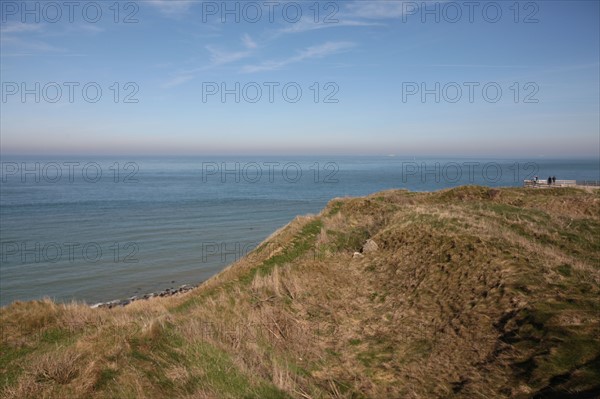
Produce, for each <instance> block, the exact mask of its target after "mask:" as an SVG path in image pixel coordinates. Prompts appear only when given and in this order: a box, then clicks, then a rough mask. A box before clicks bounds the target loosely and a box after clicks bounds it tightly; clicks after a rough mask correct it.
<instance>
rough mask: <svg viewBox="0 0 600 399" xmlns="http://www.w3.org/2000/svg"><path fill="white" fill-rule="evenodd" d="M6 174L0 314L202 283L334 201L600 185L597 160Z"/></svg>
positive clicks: (94, 165) (74, 168)
mask: <svg viewBox="0 0 600 399" xmlns="http://www.w3.org/2000/svg"><path fill="white" fill-rule="evenodd" d="M1 172H2V175H1V182H0V218H1V220H0V225H1V229H0V244H1V246H0V304H1V305H6V304H8V303H11V302H12V301H15V300H30V299H35V298H41V297H44V296H48V297H51V298H54V299H56V300H59V301H69V300H72V299H76V300H79V301H86V302H88V303H94V302H98V301H107V300H111V299H116V298H123V297H128V296H131V295H136V294H142V293H148V292H153V291H157V290H162V289H165V288H169V287H174V286H178V285H181V284H193V283H199V282H201V281H204V280H205V279H207V278H209V277H210V276H212V275H214V274H215V273H217V272H219V271H220V270H222V269H223V268H224V267H225V266H226V265H228V264H230V263H231V262H233V261H235V260H236V259H238V258H239V257H241V256H243V255H244V254H245V253H247V252H249V251H250V250H251V249H252V248H254V247H255V246H256V245H257V244H258V243H260V242H261V241H262V240H263V239H265V238H266V237H267V236H268V235H269V234H270V233H272V232H273V231H274V230H275V229H277V228H279V227H281V226H283V225H285V224H286V223H287V222H289V221H290V220H291V219H293V218H294V217H295V216H296V215H302V214H308V213H317V212H319V210H320V209H321V208H323V206H325V204H326V203H327V202H328V201H329V200H330V199H332V198H334V197H342V196H361V195H366V194H370V193H373V192H377V191H380V190H385V189H392V188H407V189H410V190H416V191H432V190H438V189H441V188H446V187H453V186H459V185H464V184H480V185H486V186H521V185H522V181H523V179H527V178H532V177H533V176H535V175H537V176H540V178H541V179H546V178H547V177H548V176H551V175H555V176H556V177H557V178H558V179H577V180H600V176H599V173H600V172H599V163H598V160H576V161H575V160H534V161H532V160H506V159H504V160H490V159H488V160H474V159H420V158H417V159H413V158H410V159H405V158H400V157H359V158H339V157H330V158H325V157H320V158H316V157H295V158H265V157H260V158H258V157H247V158H237V157H223V158H201V157H194V158H192V157H189V158H120V159H117V158H107V157H104V158H85V157H70V158H47V159H42V158H33V157H20V158H14V157H3V158H2V170H1Z"/></svg>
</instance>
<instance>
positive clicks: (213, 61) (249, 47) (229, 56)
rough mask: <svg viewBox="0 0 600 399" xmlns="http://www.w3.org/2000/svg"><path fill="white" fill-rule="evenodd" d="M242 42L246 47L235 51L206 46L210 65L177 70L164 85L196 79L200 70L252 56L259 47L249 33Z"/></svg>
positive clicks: (164, 86)
mask: <svg viewBox="0 0 600 399" xmlns="http://www.w3.org/2000/svg"><path fill="white" fill-rule="evenodd" d="M241 42H242V45H243V47H244V48H245V49H242V50H235V51H231V50H223V49H221V48H218V47H215V46H211V45H208V46H206V47H205V48H206V50H207V51H208V53H209V56H208V59H209V64H208V65H204V66H201V67H199V68H193V69H187V70H180V71H177V72H175V73H174V74H173V76H172V77H171V78H170V79H169V80H167V81H166V82H165V83H164V84H163V85H162V87H163V88H172V87H175V86H179V85H181V84H183V83H185V82H188V81H190V80H192V79H194V77H195V76H196V74H198V73H199V72H202V71H206V70H209V69H212V68H215V67H220V66H224V65H227V64H231V63H234V62H237V61H240V60H243V59H245V58H248V57H250V56H252V55H253V54H254V53H255V51H256V49H257V48H258V44H257V43H256V42H255V41H254V40H253V39H252V38H251V37H250V35H248V34H247V33H246V34H244V35H243V36H242V38H241Z"/></svg>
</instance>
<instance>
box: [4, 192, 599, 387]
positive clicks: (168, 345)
mask: <svg viewBox="0 0 600 399" xmlns="http://www.w3.org/2000/svg"><path fill="white" fill-rule="evenodd" d="M599 232H600V195H599V193H598V191H595V192H585V191H581V190H574V189H556V190H526V189H488V188H482V187H462V188H458V189H453V190H446V191H441V192H436V193H410V192H406V191H388V192H383V193H378V194H374V195H371V196H369V197H365V198H355V199H348V198H346V199H335V200H332V201H331V202H330V204H329V205H328V207H327V208H326V209H324V210H323V212H321V213H320V214H319V215H315V216H310V217H299V218H296V219H295V220H294V221H292V222H291V223H290V224H289V225H287V226H285V228H282V229H280V230H279V231H277V232H276V233H274V234H273V235H272V236H271V237H269V238H268V239H267V240H266V241H265V243H263V244H262V245H261V246H259V247H258V248H257V249H256V250H255V251H253V252H252V253H250V254H249V255H248V256H246V257H245V258H243V259H241V260H240V261H238V262H236V263H235V264H233V265H231V266H230V267H228V268H227V269H226V270H224V271H223V272H222V273H220V274H219V275H217V276H215V277H214V278H212V279H211V280H209V281H207V282H206V283H205V284H203V285H202V286H201V287H199V288H198V289H196V290H193V291H191V292H188V293H185V294H182V295H179V296H174V297H169V298H156V299H152V300H149V301H143V302H134V303H133V304H131V305H130V306H127V307H125V308H118V309H112V310H108V309H90V308H88V307H86V306H83V305H78V304H66V305H62V304H55V303H53V302H51V301H48V300H45V301H39V302H28V303H15V304H13V305H11V306H9V307H6V308H3V309H2V310H1V314H0V322H1V323H2V341H1V347H0V351H1V354H0V371H1V373H2V376H1V380H0V383H1V391H0V392H1V395H2V396H3V397H6V398H14V397H16V398H28V397H31V398H42V397H49V398H54V397H56V398H65V397H74V398H105V397H116V398H128V397H131V398H159V397H184V398H287V397H294V398H326V397H327V398H361V397H372V398H529V397H531V398H538V397H539V398H542V397H549V398H553V397H556V398H558V397H567V395H571V397H582V398H583V397H593V395H594V394H598V393H600V385H599V384H598V382H597V381H599V380H600V341H599V339H598V332H599V331H600V328H599V326H600V321H599V320H600V316H599V314H600V313H599V312H598V311H599V310H600V303H599V300H598V298H599V297H600V295H599V294H600V292H599V291H600V290H599V285H598V282H599V281H600V278H599V276H600V267H599V261H600V242H599V240H600V237H599ZM368 239H372V240H374V241H375V242H376V243H377V246H378V250H377V251H374V252H369V253H364V254H363V255H364V256H363V257H353V253H354V252H356V251H360V250H361V247H362V245H364V243H365V242H366V241H367V240H368ZM553 395H554V396H553ZM577 395H579V396H577ZM586 395H587V396H586ZM590 395H592V396H590Z"/></svg>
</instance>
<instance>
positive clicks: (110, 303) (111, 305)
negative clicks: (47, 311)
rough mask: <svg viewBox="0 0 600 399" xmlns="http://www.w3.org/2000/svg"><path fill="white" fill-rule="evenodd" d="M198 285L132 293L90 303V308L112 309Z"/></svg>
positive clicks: (184, 290)
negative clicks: (137, 293)
mask: <svg viewBox="0 0 600 399" xmlns="http://www.w3.org/2000/svg"><path fill="white" fill-rule="evenodd" d="M198 286H200V284H196V285H190V284H184V285H181V286H179V287H177V288H167V289H166V290H163V291H158V292H151V293H149V294H144V295H134V296H132V297H129V298H126V299H115V300H114V301H108V302H98V303H95V304H93V305H90V308H92V309H98V308H108V309H112V308H116V307H124V306H127V305H129V304H131V303H132V302H135V301H142V300H148V299H151V298H157V297H163V298H164V297H168V296H173V295H177V294H181V293H184V292H188V291H191V290H193V289H194V288H197V287H198Z"/></svg>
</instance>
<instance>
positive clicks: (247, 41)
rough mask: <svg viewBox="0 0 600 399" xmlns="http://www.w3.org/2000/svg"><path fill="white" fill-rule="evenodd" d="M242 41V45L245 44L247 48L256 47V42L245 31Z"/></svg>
mask: <svg viewBox="0 0 600 399" xmlns="http://www.w3.org/2000/svg"><path fill="white" fill-rule="evenodd" d="M242 43H244V46H246V48H249V49H255V48H257V47H258V44H256V42H255V41H254V40H252V38H251V37H250V35H249V34H247V33H245V34H244V36H242Z"/></svg>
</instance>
